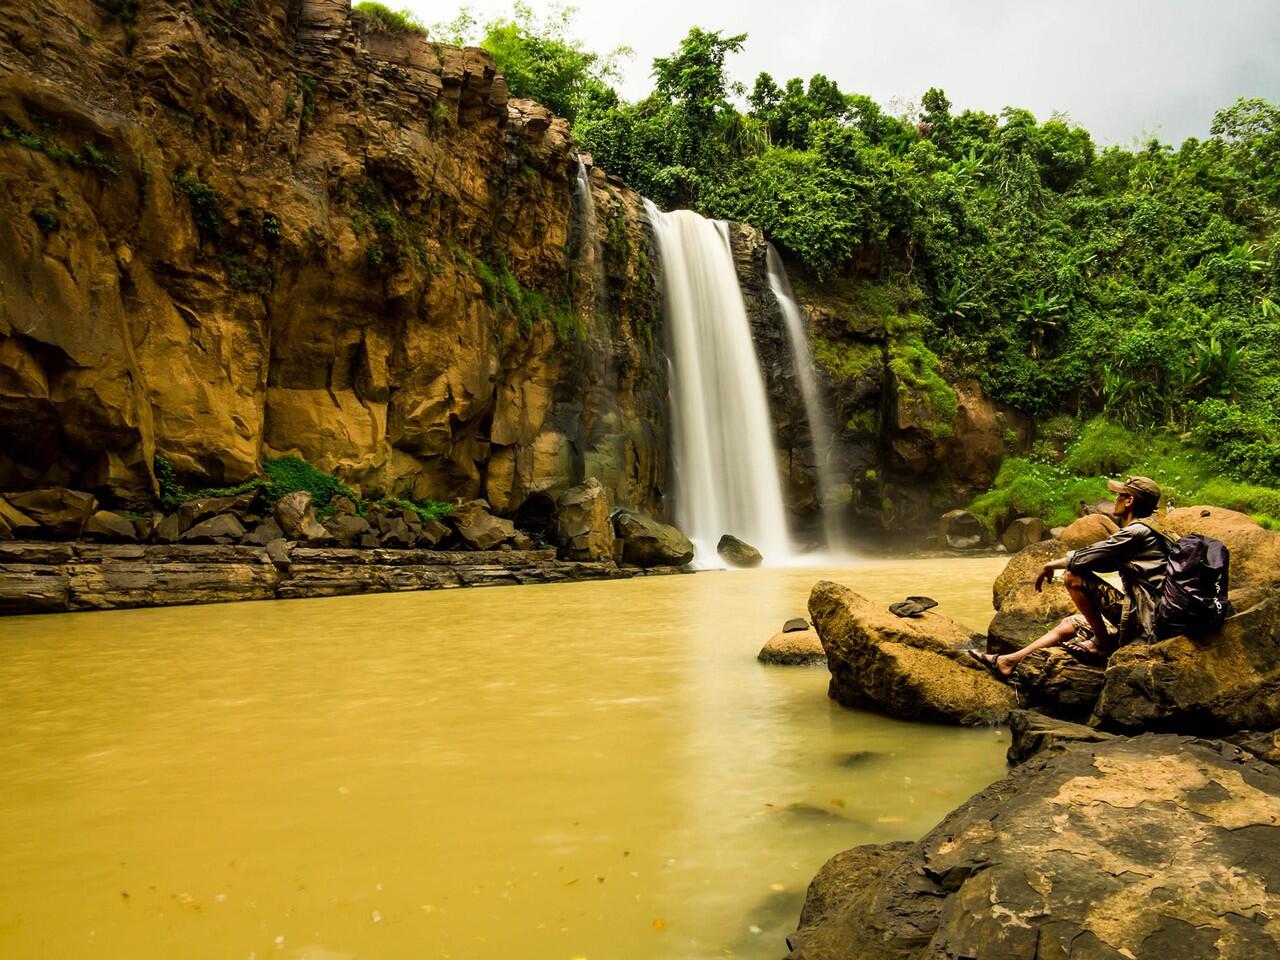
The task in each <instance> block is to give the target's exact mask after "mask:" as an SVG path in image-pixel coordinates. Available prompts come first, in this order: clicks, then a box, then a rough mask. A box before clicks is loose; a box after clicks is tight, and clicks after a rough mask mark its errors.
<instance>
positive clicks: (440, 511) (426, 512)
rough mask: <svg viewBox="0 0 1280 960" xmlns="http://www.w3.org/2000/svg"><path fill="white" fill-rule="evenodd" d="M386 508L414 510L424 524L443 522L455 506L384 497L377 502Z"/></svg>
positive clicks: (436, 502)
mask: <svg viewBox="0 0 1280 960" xmlns="http://www.w3.org/2000/svg"><path fill="white" fill-rule="evenodd" d="M377 502H378V503H379V504H381V505H382V506H384V507H396V508H398V509H400V510H412V511H413V512H414V513H416V514H417V515H418V516H419V517H420V518H421V519H422V520H423V521H424V522H425V521H427V520H441V519H443V518H444V517H447V516H448V515H449V514H450V513H451V512H452V511H453V504H451V503H444V502H442V501H440V500H430V499H426V500H408V499H405V498H403V497H383V498H382V499H381V500H379V501H377Z"/></svg>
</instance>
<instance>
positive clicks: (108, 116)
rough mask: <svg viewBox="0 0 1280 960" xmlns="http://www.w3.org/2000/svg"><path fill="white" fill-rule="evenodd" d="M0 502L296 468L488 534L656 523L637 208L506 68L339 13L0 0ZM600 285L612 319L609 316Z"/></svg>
mask: <svg viewBox="0 0 1280 960" xmlns="http://www.w3.org/2000/svg"><path fill="white" fill-rule="evenodd" d="M0 130H2V131H3V137H0V171H3V183H2V184H0V489H12V488H22V487H28V486H34V485H38V484H46V483H55V484H67V485H71V486H76V487H80V488H87V489H93V490H96V491H99V492H101V493H104V494H107V495H110V496H113V497H116V498H119V499H123V500H126V501H127V500H129V499H130V498H138V499H143V498H145V497H146V496H147V495H148V494H149V492H150V491H151V489H152V483H153V477H152V475H151V470H152V461H153V457H154V456H155V455H156V454H162V455H164V456H165V457H167V458H169V459H170V460H171V461H173V463H174V464H175V465H176V467H177V468H178V470H179V471H180V473H182V474H183V475H184V476H185V478H186V479H188V480H189V481H192V482H196V483H202V482H206V483H229V482H235V481H238V480H240V479H243V478H245V477H247V476H249V475H251V474H253V473H254V472H255V470H256V469H257V466H258V464H259V462H260V460H261V459H262V458H263V457H266V456H275V455H280V454H285V453H297V454H299V455H301V456H302V457H304V458H305V459H307V460H308V461H310V462H312V463H314V464H316V465H317V466H320V467H322V468H324V469H329V470H334V471H336V472H338V473H340V474H341V475H342V476H343V477H344V478H345V479H347V480H348V481H349V482H351V483H353V484H356V485H358V486H360V487H361V488H363V490H364V492H365V494H366V495H375V494H394V495H409V496H413V497H428V496H429V497H434V498H437V499H447V498H451V497H471V496H477V495H479V496H485V497H487V498H488V499H489V500H490V501H491V502H492V504H493V506H494V508H495V509H496V510H498V511H501V512H504V513H509V514H510V513H517V512H519V511H520V510H522V509H523V510H529V511H533V512H542V511H546V510H548V509H549V506H550V499H549V498H550V497H554V496H555V495H556V494H557V493H559V492H560V491H562V490H564V489H565V488H567V487H568V486H569V485H570V484H571V483H573V482H575V481H577V480H580V479H581V478H582V477H584V476H588V475H589V476H595V477H598V478H599V479H600V480H601V481H602V482H603V483H604V484H605V486H606V487H607V488H609V490H610V492H611V495H612V498H613V501H614V502H615V503H622V504H627V505H631V506H635V507H640V508H644V509H647V510H650V511H652V512H660V511H661V508H662V503H661V498H662V490H663V488H664V485H665V480H666V459H667V458H666V449H667V441H666V426H665V424H666V386H665V382H664V379H663V378H664V369H665V364H663V363H661V362H659V359H658V355H657V348H656V346H655V345H656V344H657V343H659V342H660V337H658V336H657V334H656V332H655V327H656V325H657V323H658V299H657V297H656V296H655V293H654V290H653V283H652V279H651V272H650V270H649V267H648V264H649V262H650V260H651V259H652V254H651V251H650V244H651V238H650V235H649V231H648V229H647V224H646V223H645V221H644V216H643V211H642V208H641V206H640V203H639V198H638V197H637V196H636V195H635V194H634V193H632V192H631V191H629V190H627V189H626V188H625V187H623V186H622V185H620V184H617V183H612V184H611V183H609V182H608V181H607V180H606V179H605V177H604V176H603V174H602V173H601V172H600V171H593V173H592V178H591V182H592V193H593V197H594V202H595V208H596V210H595V213H596V216H595V218H594V222H593V223H592V224H591V225H592V226H593V227H594V229H595V231H596V234H597V236H596V243H594V244H593V243H591V242H590V240H591V238H590V237H583V236H582V232H583V230H582V224H581V222H580V221H581V212H580V211H579V213H578V214H577V216H578V222H575V206H574V202H573V185H574V174H575V172H576V169H577V161H576V155H575V153H574V147H573V143H572V141H571V138H570V135H569V131H568V128H567V126H566V124H565V122H564V121H563V120H560V119H558V118H553V117H552V116H551V115H550V114H549V113H548V112H547V111H546V110H545V109H544V108H542V107H540V106H538V105H537V104H533V103H531V102H529V101H517V100H510V99H509V98H508V94H507V90H506V85H505V83H504V81H503V80H502V78H501V77H500V76H499V75H497V73H496V71H495V69H494V65H493V62H492V60H491V59H490V58H489V56H488V55H487V54H486V53H484V52H483V51H480V50H474V49H466V50H463V49H458V48H454V47H448V46H443V45H439V44H435V43H433V42H431V41H430V40H429V39H427V38H425V37H419V36H392V35H387V34H385V33H380V32H376V31H374V30H372V29H370V27H369V26H368V25H367V24H365V23H363V22H362V21H361V20H360V18H359V17H356V18H353V17H352V14H351V11H350V9H349V3H348V0H291V2H269V0H240V2H238V3H234V4H233V3H228V2H221V0H178V2H154V3H145V4H139V3H134V2H129V0H124V2H121V0H41V2H36V0H0ZM593 259H599V260H602V261H603V263H602V264H601V267H602V269H601V270H600V271H599V273H600V274H603V277H604V282H605V285H606V289H605V290H603V291H601V290H599V289H597V288H596V283H595V281H593V278H594V277H596V276H597V275H598V274H597V271H596V270H595V269H594V267H595V264H593V263H591V261H592V260H593Z"/></svg>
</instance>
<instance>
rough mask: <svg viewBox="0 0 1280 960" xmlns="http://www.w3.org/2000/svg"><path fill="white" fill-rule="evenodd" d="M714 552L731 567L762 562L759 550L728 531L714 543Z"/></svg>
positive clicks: (762, 557) (746, 566)
mask: <svg viewBox="0 0 1280 960" xmlns="http://www.w3.org/2000/svg"><path fill="white" fill-rule="evenodd" d="M716 553H718V554H719V555H720V559H722V560H724V562H725V563H727V564H729V566H731V567H744V568H749V567H758V566H760V564H762V563H763V562H764V556H763V555H762V554H761V553H760V551H759V550H757V549H756V548H755V547H753V546H751V544H749V543H747V542H745V541H743V540H739V539H738V538H737V537H735V536H733V535H732V534H729V533H726V534H725V535H724V536H722V537H721V538H720V542H719V543H717V544H716Z"/></svg>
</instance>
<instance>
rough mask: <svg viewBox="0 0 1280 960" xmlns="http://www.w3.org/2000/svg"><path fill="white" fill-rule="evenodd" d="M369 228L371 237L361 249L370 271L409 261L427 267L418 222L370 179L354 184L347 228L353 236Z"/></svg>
mask: <svg viewBox="0 0 1280 960" xmlns="http://www.w3.org/2000/svg"><path fill="white" fill-rule="evenodd" d="M370 227H372V228H373V236H372V237H371V238H370V240H369V243H368V245H367V246H366V247H365V251H364V259H365V263H366V264H367V265H368V267H369V268H370V269H371V270H380V269H382V268H383V267H384V266H385V267H392V268H398V267H400V266H402V265H403V264H404V263H405V262H406V261H408V260H409V259H410V258H412V259H413V260H415V261H416V262H417V263H419V264H421V265H423V266H428V265H429V264H428V256H427V245H426V241H425V240H424V239H423V234H424V231H423V229H422V224H421V222H420V221H419V220H418V218H417V217H415V216H411V215H409V214H406V213H404V212H402V211H401V209H400V201H399V200H398V199H397V198H396V196H395V194H394V193H393V192H391V191H390V190H388V189H387V188H386V187H384V186H383V185H382V184H380V183H378V182H376V181H372V180H368V181H364V182H362V183H360V184H357V185H356V188H355V199H354V202H353V204H352V213H351V229H352V231H353V232H354V233H355V235H356V236H357V237H359V236H362V235H363V234H364V233H365V232H366V231H367V230H368V229H369V228H370Z"/></svg>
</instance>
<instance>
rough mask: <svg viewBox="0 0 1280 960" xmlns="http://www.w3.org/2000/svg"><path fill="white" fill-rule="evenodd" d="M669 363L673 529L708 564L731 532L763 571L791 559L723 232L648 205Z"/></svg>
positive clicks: (760, 386)
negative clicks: (754, 551) (756, 553)
mask: <svg viewBox="0 0 1280 960" xmlns="http://www.w3.org/2000/svg"><path fill="white" fill-rule="evenodd" d="M645 210H646V211H647V212H648V214H649V221H650V222H651V223H652V224H653V228H654V234H655V236H656V237H657V242H658V252H659V255H660V256H661V258H662V288H663V298H664V301H665V308H666V327H667V336H668V341H669V351H668V352H669V356H670V358H671V420H672V431H673V437H674V444H673V446H674V460H675V489H674V497H675V512H676V525H677V526H678V527H679V528H680V529H681V530H682V531H683V532H684V534H685V535H686V536H687V537H688V538H689V539H690V540H692V541H693V543H694V546H695V547H696V548H697V555H696V556H695V558H694V562H695V563H697V564H700V565H703V566H706V565H714V564H716V563H717V560H716V544H717V542H718V541H719V539H720V537H721V535H722V534H726V533H731V534H733V535H734V536H736V537H739V538H741V539H743V540H745V541H746V542H747V543H750V544H751V545H753V546H755V547H756V548H758V549H759V550H760V552H761V553H763V554H764V557H765V561H766V562H767V563H778V562H780V561H783V560H786V559H787V558H788V557H789V556H790V555H791V549H792V548H791V538H790V536H789V535H788V533H787V521H786V515H785V514H784V512H783V507H782V487H781V484H780V483H779V481H778V459H777V455H776V453H775V452H774V447H773V424H772V421H771V420H770V417H769V404H768V401H767V400H766V398H765V389H764V380H763V378H762V377H761V375H760V363H759V360H758V358H757V357H756V351H755V345H754V344H753V343H752V340H751V328H750V325H749V323H748V322H747V310H746V305H745V304H744V302H743V299H742V289H741V287H740V286H739V285H738V273H737V270H736V269H735V268H734V262H733V253H732V251H731V249H730V246H729V233H728V228H727V226H726V225H725V224H723V223H718V222H716V221H713V220H707V219H705V218H703V217H700V216H698V215H697V214H695V213H691V212H689V211H687V210H679V211H676V212H674V213H662V212H660V211H659V210H658V208H657V207H655V206H654V205H653V204H652V203H650V202H649V201H647V200H646V201H645Z"/></svg>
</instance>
